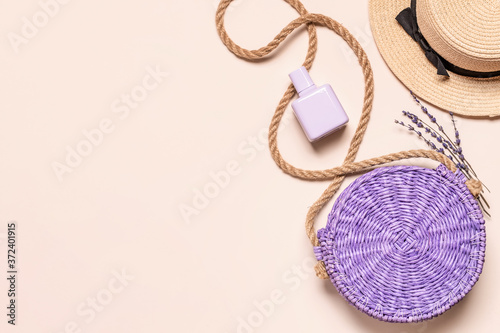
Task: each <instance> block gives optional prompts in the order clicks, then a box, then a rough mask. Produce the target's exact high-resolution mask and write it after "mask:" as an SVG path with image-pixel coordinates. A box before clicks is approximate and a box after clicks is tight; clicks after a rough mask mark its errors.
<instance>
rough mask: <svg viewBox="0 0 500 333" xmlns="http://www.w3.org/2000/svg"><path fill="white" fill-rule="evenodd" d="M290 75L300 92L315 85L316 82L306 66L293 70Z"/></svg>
mask: <svg viewBox="0 0 500 333" xmlns="http://www.w3.org/2000/svg"><path fill="white" fill-rule="evenodd" d="M288 76H289V77H290V79H291V80H292V83H293V86H294V87H295V90H297V92H298V93H299V94H300V92H302V91H304V90H305V89H307V88H309V87H311V86H314V82H313V80H312V79H311V77H310V76H309V73H308V72H307V69H306V68H305V67H304V66H302V67H300V68H299V69H297V70H295V71H293V72H291V73H290V74H289V75H288Z"/></svg>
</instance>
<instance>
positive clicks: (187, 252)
mask: <svg viewBox="0 0 500 333" xmlns="http://www.w3.org/2000/svg"><path fill="white" fill-rule="evenodd" d="M42 1H43V2H46V1H48V0H42ZM61 2H63V1H62V0H61ZM67 2H68V3H67V4H64V5H60V8H59V11H58V12H57V13H56V14H55V15H54V16H53V17H50V18H49V20H48V22H43V17H41V18H38V19H42V21H40V22H41V24H44V23H47V24H46V26H43V27H41V28H39V31H38V33H37V34H36V35H34V36H32V38H29V39H27V40H26V41H25V42H26V43H24V44H22V45H19V48H18V51H19V52H17V53H16V52H15V48H13V47H12V45H11V43H10V42H9V36H11V37H12V34H11V35H9V33H16V34H18V35H19V34H21V29H22V26H23V17H27V18H28V19H29V20H32V19H33V15H37V13H38V12H39V11H40V8H41V7H40V4H39V3H38V1H37V0H22V1H5V0H3V1H1V2H0V4H1V10H0V35H1V36H2V39H1V44H0V48H1V53H0V54H1V61H0V73H1V76H2V79H1V80H0V110H1V112H0V159H1V162H0V189H1V190H0V193H1V194H0V195H1V196H0V250H1V252H2V254H0V258H2V259H1V260H0V272H1V273H0V276H4V274H5V271H6V260H5V257H6V255H5V253H6V240H5V233H6V228H7V222H8V221H11V220H14V221H17V222H18V229H19V239H18V246H19V258H18V262H19V267H20V268H19V278H18V291H19V297H18V322H17V323H18V325H17V326H16V327H15V328H13V327H11V326H10V325H7V324H6V316H5V314H4V313H5V312H6V309H5V306H6V304H7V303H6V302H7V296H6V291H7V284H6V280H5V279H4V278H2V279H1V281H2V282H0V304H1V305H2V306H1V308H2V309H4V310H2V311H1V316H0V318H3V319H1V322H0V331H1V332H47V333H49V332H50V333H61V332H89V333H90V332H123V333H125V332H237V331H238V326H239V325H240V324H241V320H243V321H245V322H247V323H248V321H249V320H250V322H251V323H253V325H254V327H251V328H250V329H248V327H247V328H246V329H240V332H263V333H264V332H305V331H312V332H325V333H326V332H332V331H343V332H419V333H422V332H429V333H430V332H470V331H481V332H493V331H496V330H495V327H498V325H499V324H500V317H499V316H498V314H499V311H500V306H499V303H498V299H499V297H500V290H499V288H498V285H497V281H498V280H499V279H500V269H499V267H498V266H497V265H496V263H498V262H499V260H500V246H499V245H498V244H500V228H499V226H498V223H496V221H495V220H496V219H497V217H498V216H499V214H500V212H499V211H498V209H497V207H498V202H499V200H500V196H499V194H498V193H499V192H498V191H499V189H500V180H499V178H498V177H496V175H497V165H498V163H499V162H500V158H499V157H498V155H497V148H496V143H497V142H499V139H500V132H499V131H498V130H497V128H498V126H499V124H498V123H497V122H498V120H496V121H494V120H470V119H463V118H460V119H459V120H458V126H459V129H460V131H461V133H462V139H463V146H464V150H465V152H466V155H467V157H468V159H469V160H470V161H471V163H472V164H473V166H474V167H475V168H476V171H477V172H478V174H479V175H480V176H481V177H482V178H483V180H484V182H485V183H486V184H487V185H488V186H489V187H490V189H491V190H492V193H491V194H489V195H488V199H489V201H490V203H491V204H492V205H493V208H492V210H491V213H492V215H493V216H494V218H493V219H492V220H488V221H487V232H488V248H487V263H486V265H485V267H484V273H483V275H482V276H481V278H480V280H479V282H478V283H477V285H476V286H475V287H474V288H473V290H472V291H471V293H470V294H469V295H468V296H467V297H466V298H465V299H464V300H463V301H462V302H460V303H459V304H458V305H457V306H455V307H454V308H452V309H451V310H450V311H448V312H447V313H446V314H445V315H443V316H441V317H439V318H437V319H434V320H432V321H429V322H425V323H420V324H413V325H402V324H387V323H383V322H379V321H377V320H374V319H372V318H370V317H368V316H366V315H364V314H362V313H360V312H358V311H357V310H356V309H355V308H353V307H351V306H349V305H348V304H347V303H346V302H345V301H344V300H343V299H342V298H341V297H340V296H339V295H338V294H337V292H336V291H335V289H334V288H333V286H332V285H331V284H330V283H329V282H327V281H322V280H319V279H317V278H316V277H315V276H314V274H313V273H311V270H310V265H311V259H310V258H312V257H313V254H312V248H311V246H310V244H309V242H308V240H307V238H306V236H305V233H304V227H303V222H304V217H305V214H306V212H307V209H308V206H309V205H310V204H311V203H312V202H313V201H314V200H315V199H316V198H317V197H318V196H319V195H320V194H321V192H322V191H323V189H324V188H325V187H326V186H327V183H321V182H319V183H309V182H305V181H300V180H297V179H294V178H291V177H289V176H287V175H285V174H284V173H283V172H281V171H280V170H279V169H278V168H277V167H276V165H275V164H274V162H273V161H272V159H271V157H270V155H269V152H268V149H267V146H266V142H262V141H260V140H259V139H255V138H256V137H258V136H259V133H261V132H263V131H264V130H265V129H266V128H267V126H268V123H269V121H270V119H271V116H272V113H273V110H274V108H275V106H276V104H277V103H278V101H279V99H280V98H281V94H282V93H283V91H284V90H285V88H286V86H287V85H288V84H289V80H288V77H287V74H288V73H289V72H291V71H292V70H294V69H296V68H298V67H299V66H300V64H301V62H302V60H303V57H304V55H305V51H306V45H307V34H306V33H305V32H304V30H303V29H301V30H300V31H298V32H297V33H295V34H294V35H293V37H292V38H290V39H289V40H287V41H286V42H285V43H284V44H283V45H282V47H280V49H279V51H278V52H276V53H275V55H274V56H273V57H271V58H270V59H268V60H267V61H263V62H260V63H249V62H245V61H243V60H240V59H238V58H236V57H235V56H234V55H232V54H231V53H230V52H229V51H228V50H227V49H226V48H225V47H224V46H223V44H222V43H221V42H220V40H219V38H218V36H217V33H216V30H215V26H214V14H215V8H216V1H215V0H190V1H173V0H163V1H162V0H147V1H137V0H136V1H118V0H109V1H97V0H87V1H81V0H73V1H67ZM304 4H305V6H306V8H308V9H309V11H311V12H317V13H323V14H325V15H329V16H332V17H333V18H335V19H337V20H339V21H340V22H342V23H343V24H344V25H345V26H347V27H348V28H349V29H350V30H351V31H352V33H353V34H355V35H356V36H357V38H358V39H359V40H360V42H361V43H362V45H363V46H364V47H365V49H366V51H367V53H368V55H369V57H370V60H371V62H372V65H373V67H374V72H375V83H376V94H375V105H374V109H373V117H372V120H371V122H370V125H369V127H368V131H367V133H366V137H365V140H364V142H363V145H362V147H361V149H360V152H359V155H358V159H362V158H369V157H373V156H378V155H381V154H386V153H391V152H394V151H399V150H406V149H411V148H423V147H424V146H423V143H422V142H420V141H419V140H417V139H416V138H415V137H413V136H411V135H410V134H408V133H407V132H405V131H404V130H402V129H400V128H399V127H397V126H396V125H395V124H394V123H393V120H394V118H400V111H401V110H402V109H408V110H412V111H415V112H418V110H417V108H416V106H415V105H414V103H413V102H412V100H411V97H410V95H409V94H408V92H407V90H406V89H405V88H404V87H403V86H402V85H401V84H400V83H399V82H398V81H397V79H396V78H395V77H394V76H393V75H392V74H391V73H390V71H389V70H388V68H387V67H386V65H385V63H384V62H383V60H382V58H381V57H380V55H379V54H378V52H377V49H376V45H375V43H374V41H373V39H372V37H371V35H370V29H369V23H368V12H367V1H364V0H363V1H362V0H355V1H350V2H345V1H344V2H341V1H320V0H304ZM296 16H297V14H296V13H295V12H294V11H293V10H292V9H291V8H290V7H289V6H288V5H287V4H286V3H285V2H284V1H278V0H273V1H269V0H236V1H235V3H234V4H233V5H232V6H231V8H230V9H229V11H228V15H227V19H226V21H227V29H228V31H229V33H230V35H231V36H232V38H234V40H235V41H237V42H238V43H240V44H241V45H243V46H246V47H248V48H257V47H260V46H262V45H265V44H266V43H267V42H268V41H270V40H271V38H272V37H273V36H274V35H275V34H276V33H277V32H278V31H279V30H280V29H281V28H282V27H283V26H284V25H285V24H287V23H288V22H289V21H290V20H292V19H294V18H295V17H296ZM148 68H149V70H154V69H158V70H159V71H160V72H163V73H167V72H168V73H169V75H168V76H166V75H165V77H160V78H159V81H161V82H160V83H158V84H156V85H155V84H154V83H155V81H152V80H151V79H147V75H148ZM311 74H312V76H313V78H314V79H315V81H316V82H317V83H318V84H323V83H330V84H331V85H332V86H333V88H334V90H335V91H336V93H337V95H338V96H339V99H340V100H341V102H342V103H343V105H344V108H345V109H346V111H347V112H348V114H349V116H350V118H351V123H350V124H349V125H348V127H347V128H346V129H345V130H344V131H343V132H341V133H339V134H336V135H334V136H332V138H329V139H326V140H324V141H323V142H321V143H319V144H317V145H310V144H309V142H307V140H306V138H305V136H304V135H303V133H302V132H301V129H300V127H299V125H298V123H297V122H296V120H295V119H294V117H293V116H292V115H291V113H290V110H288V111H289V118H288V119H289V121H288V123H287V125H286V126H283V130H282V132H281V133H280V136H279V142H280V148H281V150H282V152H283V155H284V156H285V157H286V158H287V159H288V160H289V161H290V162H291V163H293V164H294V165H297V166H301V167H304V168H326V167H332V166H335V165H338V164H339V163H340V162H341V160H342V159H343V157H344V154H345V153H346V151H347V147H348V143H349V140H350V138H351V136H352V134H353V131H354V129H355V125H356V123H357V121H358V118H359V114H360V110H361V104H362V97H363V96H362V93H363V78H362V75H361V71H360V68H359V66H358V65H357V63H356V59H355V58H354V56H353V55H352V54H351V53H350V52H349V51H348V49H347V47H346V45H345V44H343V42H342V41H341V40H340V39H339V37H337V36H335V35H334V34H333V33H331V32H330V31H328V30H326V29H323V28H321V29H319V52H318V56H317V60H316V62H315V64H314V66H313V69H312V71H311ZM145 77H146V84H147V85H148V87H149V88H151V91H149V92H148V93H147V97H145V99H144V100H143V101H141V102H140V103H138V105H134V106H135V109H131V110H130V113H129V114H125V111H126V108H125V109H124V108H123V106H124V105H123V104H120V103H121V102H120V98H121V96H122V94H130V92H131V91H135V93H136V94H139V95H140V92H144V91H145V90H141V89H142V88H140V86H141V85H142V84H143V79H144V78H145ZM152 86H155V87H154V88H152ZM139 95H138V96H139ZM119 107H121V109H118V108H119ZM429 109H430V110H431V111H432V112H434V113H435V115H436V116H437V117H438V120H439V121H441V122H442V123H444V124H445V125H447V126H449V125H450V121H449V118H448V116H447V114H446V113H444V112H442V111H439V110H436V109H435V108H433V107H430V108H429ZM113 111H118V112H117V113H115V112H113ZM106 119H108V120H106ZM102 121H104V123H105V126H104V128H105V129H106V128H107V129H109V127H111V128H112V129H113V130H112V131H111V132H110V133H107V134H104V135H103V139H102V140H98V143H99V144H98V145H97V146H92V147H91V149H92V151H91V152H90V153H89V154H88V156H86V157H84V158H83V159H82V161H81V164H80V165H78V166H76V167H74V168H71V169H72V172H71V173H70V174H69V173H65V174H64V175H63V176H62V181H59V179H58V177H57V175H56V173H55V172H54V170H53V166H52V165H53V163H54V162H58V163H65V158H66V154H67V149H68V148H67V147H68V146H69V147H71V149H76V147H77V146H78V145H80V146H81V147H80V148H82V147H83V148H82V149H84V148H87V149H89V147H85V143H82V142H84V140H85V136H84V135H83V134H82V131H85V130H87V131H90V130H93V129H95V128H98V127H99V126H100V124H101V122H102ZM106 122H108V123H107V124H106ZM110 124H111V125H110ZM108 132H109V131H108ZM99 141H102V142H99ZM264 141H265V140H264ZM82 145H83V146H82ZM75 163H76V162H75ZM408 163H422V162H417V161H410V162H408ZM76 164H78V163H76ZM76 164H75V165H76ZM431 164H432V163H431ZM227 167H229V168H230V169H231V171H232V172H233V173H232V175H231V176H230V180H229V184H223V185H225V186H224V188H223V189H219V190H218V191H216V192H215V193H214V192H212V194H213V198H211V199H209V200H208V203H207V202H205V203H203V202H198V204H205V205H206V206H207V207H204V208H200V209H198V211H197V215H193V216H190V218H183V217H182V215H181V214H180V208H181V207H185V206H183V205H190V206H192V205H193V200H194V199H196V196H195V193H196V191H197V190H203V189H204V188H205V187H206V186H209V187H210V186H212V185H210V183H211V182H212V178H211V173H218V172H220V171H221V170H224V169H226V168H227ZM352 179H353V178H349V179H348V180H349V181H352ZM348 183H349V182H346V183H345V184H344V187H345V186H346V185H347V184H348ZM209 190H210V189H209ZM211 190H212V191H215V190H217V189H215V188H212V189H211ZM217 192H218V193H217ZM330 207H331V204H329V205H328V209H327V210H329V209H330ZM326 214H327V211H326V210H325V211H324V212H323V214H322V216H321V218H320V221H319V223H318V226H323V225H324V223H325V217H326ZM123 272H125V275H126V276H127V277H126V278H125V280H123V279H122V280H118V279H116V277H115V275H120V274H122V273H123ZM93 300H96V301H95V302H97V303H96V304H95V308H92V305H91V303H92V302H93ZM271 300H273V301H274V302H275V303H276V304H275V305H274V306H273V307H274V308H273V309H269V308H267V311H264V312H266V315H267V316H265V318H264V316H263V315H259V314H258V312H257V311H259V306H258V305H256V304H264V305H267V306H268V305H269V302H270V301H271ZM271 310H272V311H271ZM260 311H262V310H260ZM259 319H262V320H259Z"/></svg>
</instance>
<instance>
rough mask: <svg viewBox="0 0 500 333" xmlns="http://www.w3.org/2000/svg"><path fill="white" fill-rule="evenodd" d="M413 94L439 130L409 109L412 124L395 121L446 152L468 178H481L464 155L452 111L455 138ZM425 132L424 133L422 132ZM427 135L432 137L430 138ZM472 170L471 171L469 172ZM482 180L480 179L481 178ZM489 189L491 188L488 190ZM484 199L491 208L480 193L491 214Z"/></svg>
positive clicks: (435, 149)
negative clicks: (450, 135) (453, 138)
mask: <svg viewBox="0 0 500 333" xmlns="http://www.w3.org/2000/svg"><path fill="white" fill-rule="evenodd" d="M411 95H412V97H413V99H414V100H415V102H416V103H417V104H418V105H419V106H420V109H421V110H422V112H423V113H424V114H425V115H426V116H427V117H428V118H429V120H430V123H431V124H433V125H434V126H435V127H437V130H436V129H435V127H434V126H432V125H429V124H428V123H426V122H425V121H424V120H422V119H420V118H419V117H418V116H417V115H415V114H413V113H411V112H408V111H403V115H404V116H405V117H407V118H408V119H409V120H410V121H411V124H405V123H404V122H403V121H399V120H395V123H396V124H398V125H401V126H403V127H406V128H407V129H408V130H409V131H410V132H413V133H415V134H417V135H418V137H419V138H421V139H422V140H424V142H425V144H426V145H427V146H428V147H430V148H431V149H432V150H434V151H437V152H439V153H441V154H444V155H445V156H447V157H448V158H449V159H450V160H451V161H452V162H453V163H454V164H455V165H456V167H457V168H458V169H460V170H461V171H462V172H463V173H464V175H465V176H466V177H467V178H468V179H476V180H479V178H478V177H477V174H476V172H475V171H474V169H473V168H472V166H471V165H470V163H469V162H468V161H467V159H466V158H465V156H464V153H463V150H462V147H461V146H460V144H461V139H460V133H459V131H458V129H457V127H456V121H455V117H454V115H453V113H452V112H450V113H449V114H450V116H451V120H452V123H453V130H454V132H455V140H452V139H451V138H450V137H449V136H448V134H447V133H446V132H445V130H444V128H443V126H441V125H440V124H439V123H438V122H437V119H436V117H434V116H433V115H432V114H430V113H429V111H428V110H427V108H426V107H425V106H424V105H423V104H422V103H421V102H420V101H419V100H418V98H417V97H416V96H415V94H413V92H411ZM422 132H423V133H422ZM425 135H427V136H428V137H430V139H428V138H427V137H426V136H425ZM433 140H434V141H435V142H437V143H438V144H439V145H440V146H441V147H438V146H436V144H435V143H434V142H433ZM469 171H470V172H469ZM479 181H480V180H479ZM481 184H483V185H484V183H482V182H481ZM484 187H485V188H486V189H487V190H488V187H486V185H484ZM488 191H489V190H488ZM482 201H484V203H485V205H486V206H487V207H488V208H490V205H489V204H488V202H487V201H486V199H485V198H484V196H483V195H482V194H480V195H479V197H478V202H479V204H480V206H481V208H483V211H484V212H485V213H486V214H487V215H488V216H490V214H489V213H488V211H487V210H486V209H485V208H484V206H483V204H482Z"/></svg>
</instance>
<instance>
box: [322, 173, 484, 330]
mask: <svg viewBox="0 0 500 333" xmlns="http://www.w3.org/2000/svg"><path fill="white" fill-rule="evenodd" d="M466 180H467V179H466V178H465V177H464V176H463V175H462V174H461V173H460V172H459V171H457V172H456V173H455V174H454V173H452V172H451V171H449V170H448V169H447V168H446V167H445V166H444V165H440V166H439V167H438V168H437V169H436V170H432V169H426V168H422V167H416V166H394V167H384V168H378V169H375V170H373V171H371V172H369V173H367V174H365V175H363V176H361V177H360V178H358V179H357V180H356V181H354V182H353V183H352V184H351V185H349V187H347V188H346V189H345V190H344V191H343V192H342V194H341V195H340V196H339V198H338V199H337V201H336V202H335V204H334V206H333V209H332V211H331V213H330V214H329V216H328V223H327V226H326V227H325V228H324V229H321V230H319V231H318V238H319V241H320V246H318V247H315V249H314V251H315V253H316V257H317V259H318V260H322V261H323V262H324V263H325V266H326V270H327V272H328V275H329V276H330V279H331V281H332V283H333V284H334V285H335V287H336V288H337V290H338V291H339V293H340V294H341V295H342V296H344V298H345V299H346V300H348V301H349V302H350V303H351V304H353V305H354V306H356V307H357V308H358V309H359V310H361V311H363V312H365V313H367V314H368V315H370V316H373V317H375V318H378V319H380V320H384V321H389V322H415V321H421V320H426V319H430V318H432V317H434V316H437V315H439V314H441V313H443V312H444V311H446V310H448V309H449V308H450V307H451V306H452V305H454V304H455V303H457V302H458V301H459V300H460V299H462V298H463V297H464V296H465V295H466V294H467V293H468V292H469V290H470V289H471V288H472V286H473V285H474V284H475V283H476V281H477V279H478V278H479V274H481V271H482V267H483V263H484V251H485V246H486V244H485V242H486V234H485V228H484V219H483V215H482V212H481V210H480V208H479V206H478V204H477V201H476V199H475V198H474V197H473V196H472V194H471V193H470V191H469V190H468V189H467V187H466V185H465V181H466Z"/></svg>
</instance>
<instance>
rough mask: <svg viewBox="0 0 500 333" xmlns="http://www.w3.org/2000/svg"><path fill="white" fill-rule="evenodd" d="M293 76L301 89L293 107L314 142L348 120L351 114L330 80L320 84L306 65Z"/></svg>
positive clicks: (293, 80)
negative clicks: (336, 93) (348, 114)
mask: <svg viewBox="0 0 500 333" xmlns="http://www.w3.org/2000/svg"><path fill="white" fill-rule="evenodd" d="M289 76H290V79H291V80H292V83H293V85H294V87H295V90H297V92H298V93H299V98H298V99H297V100H295V101H294V102H293V103H292V108H293V111H294V113H295V116H296V117H297V119H298V120H299V123H300V125H301V126H302V129H303V130H304V133H305V134H306V136H307V138H308V139H309V141H310V142H314V141H317V140H319V139H321V138H323V137H325V136H327V135H328V134H330V133H333V132H335V131H336V130H338V129H340V128H342V127H343V126H345V125H346V124H347V122H348V121H349V118H348V117H347V114H346V113H345V111H344V108H343V107H342V105H341V104H340V102H339V100H338V98H337V96H336V95H335V92H334V91H333V89H332V87H331V86H330V85H329V84H325V85H322V86H321V87H319V88H318V87H316V85H315V84H314V82H313V80H312V79H311V77H310V76H309V73H308V72H307V69H306V68H305V67H304V66H302V67H300V68H299V69H297V70H296V71H293V72H292V73H290V75H289Z"/></svg>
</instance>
